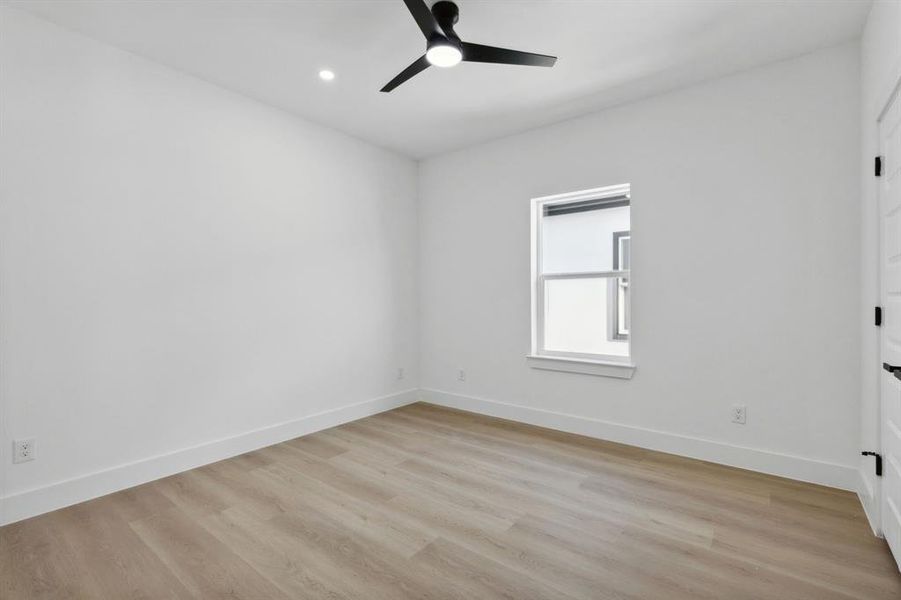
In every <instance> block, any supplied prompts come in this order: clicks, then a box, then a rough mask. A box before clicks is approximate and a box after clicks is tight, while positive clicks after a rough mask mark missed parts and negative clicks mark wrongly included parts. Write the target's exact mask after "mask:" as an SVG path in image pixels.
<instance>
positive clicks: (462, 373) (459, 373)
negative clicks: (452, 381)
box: [457, 369, 466, 381]
mask: <svg viewBox="0 0 901 600" xmlns="http://www.w3.org/2000/svg"><path fill="white" fill-rule="evenodd" d="M457 381H466V371H464V370H463V369H460V370H459V371H457Z"/></svg>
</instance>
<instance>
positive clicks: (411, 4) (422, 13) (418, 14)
mask: <svg viewBox="0 0 901 600" xmlns="http://www.w3.org/2000/svg"><path fill="white" fill-rule="evenodd" d="M404 4H406V5H407V9H408V10H409V11H410V14H411V15H413V18H414V19H415V20H416V24H417V25H419V28H420V29H421V30H422V35H424V36H425V39H427V40H431V39H432V38H434V37H435V36H436V35H437V36H440V37H444V30H443V29H441V25H439V24H438V20H437V19H436V18H435V15H433V14H432V11H431V10H429V7H428V6H426V3H425V1H424V0H404ZM383 91H384V90H383Z"/></svg>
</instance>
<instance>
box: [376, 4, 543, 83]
mask: <svg viewBox="0 0 901 600" xmlns="http://www.w3.org/2000/svg"><path fill="white" fill-rule="evenodd" d="M404 3H405V4H406V5H407V8H408V9H409V10H410V13H411V14H412V15H413V18H414V19H415V20H416V24H417V25H419V28H420V29H421V30H422V33H423V35H425V39H426V53H425V54H423V55H422V56H420V57H419V58H418V59H416V61H415V62H414V63H413V64H412V65H410V66H409V67H407V68H406V69H404V70H403V71H401V72H400V74H399V75H398V76H397V77H395V78H394V79H392V80H391V81H389V82H388V83H387V85H385V87H383V88H382V91H383V92H390V91H391V90H393V89H394V88H396V87H397V86H399V85H400V84H402V83H404V82H405V81H407V80H408V79H410V78H411V77H413V76H415V75H417V74H419V73H421V72H422V71H424V70H425V69H427V68H429V67H430V66H432V65H434V66H436V67H453V66H454V65H456V64H457V63H459V62H460V61H461V60H462V61H465V62H483V63H500V64H505V65H527V66H532V67H553V66H554V63H555V62H557V57H556V56H547V55H544V54H533V53H532V52H520V51H519V50H508V49H507V48H496V47H494V46H483V45H481V44H471V43H469V42H464V41H462V40H461V39H460V36H458V35H457V34H456V32H454V24H455V23H456V22H457V19H458V18H459V16H460V11H459V9H458V8H457V5H456V4H454V3H453V2H450V1H449V0H441V1H440V2H436V3H435V4H434V6H432V9H431V10H429V7H428V6H426V3H425V1H424V0H404Z"/></svg>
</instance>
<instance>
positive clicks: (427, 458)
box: [0, 403, 901, 600]
mask: <svg viewBox="0 0 901 600" xmlns="http://www.w3.org/2000/svg"><path fill="white" fill-rule="evenodd" d="M0 598H3V600H7V599H9V600H19V599H23V600H24V599H28V600H31V599H54V600H56V599H73V598H74V599H81V598H84V599H86V600H88V599H90V600H97V599H100V600H104V599H106V598H110V599H112V600H119V599H123V598H135V599H138V598H142V599H143V598H146V599H157V598H165V599H168V598H173V599H182V598H211V599H212V598H215V599H218V598H231V599H246V600H261V599H273V600H279V599H282V598H298V599H310V600H357V599H359V600H382V599H384V600H404V599H407V598H409V599H423V598H433V599H435V600H439V599H440V600H455V599H459V600H464V599H466V600H471V599H479V600H481V599H487V600H493V599H500V598H505V599H508V600H538V599H542V600H549V599H560V600H583V599H584V600H606V599H616V600H656V599H661V600H704V599H707V600H721V599H728V600H769V599H773V600H883V599H890V598H891V599H898V598H901V576H899V573H898V571H897V569H896V568H895V565H894V561H893V559H892V558H891V555H890V554H889V552H888V549H887V546H886V544H885V542H884V541H882V540H880V539H878V538H875V537H874V536H873V535H872V533H871V532H870V531H869V526H868V524H867V521H866V518H865V516H864V515H863V511H862V509H861V507H860V504H859V502H858V500H857V498H856V497H855V495H854V494H851V493H848V492H844V491H841V490H835V489H831V488H825V487H822V486H816V485H810V484H805V483H801V482H797V481H790V480H786V479H781V478H778V477H771V476H768V475H763V474H761V473H754V472H751V471H744V470H741V469H733V468H730V467H725V466H722V465H715V464H711V463H705V462H701V461H697V460H692V459H687V458H683V457H678V456H673V455H667V454H661V453H657V452H652V451H649V450H643V449H640V448H633V447H629V446H624V445H622V444H615V443H611V442H605V441H602V440H594V439H590V438H585V437H582V436H576V435H570V434H566V433H561V432H557V431H549V430H546V429H541V428H538V427H534V426H531V425H525V424H520V423H512V422H510V421H504V420H501V419H495V418H489V417H483V416H479V415H474V414H471V413H465V412H462V411H457V410H453V409H447V408H442V407H437V406H431V405H427V404H421V403H419V404H413V405H410V406H406V407H403V408H399V409H396V410H392V411H389V412H386V413H382V414H379V415H376V416H373V417H369V418H367V419H363V420H360V421H356V422H353V423H348V424H346V425H342V426H340V427H336V428H333V429H330V430H326V431H322V432H318V433H315V434H311V435H309V436H305V437H302V438H298V439H295V440H291V441H289V442H285V443H283V444H277V445H275V446H270V447H268V448H264V449H261V450H258V451H255V452H250V453H247V454H244V455H241V456H237V457H235V458H233V459H229V460H226V461H222V462H219V463H214V464H212V465H207V466H205V467H201V468H199V469H195V470H193V471H188V472H186V473H181V474H179V475H175V476H173V477H167V478H165V479H162V480H159V481H155V482H152V483H148V484H145V485H142V486H138V487H135V488H132V489H130V490H125V491H123V492H119V493H117V494H112V495H109V496H105V497H103V498H98V499H96V500H92V501H90V502H86V503H83V504H80V505H77V506H73V507H69V508H67V509H63V510H60V511H56V512H53V513H49V514H47V515H43V516H40V517H36V518H34V519H29V520H27V521H23V522H20V523H16V524H13V525H9V526H6V527H3V528H0Z"/></svg>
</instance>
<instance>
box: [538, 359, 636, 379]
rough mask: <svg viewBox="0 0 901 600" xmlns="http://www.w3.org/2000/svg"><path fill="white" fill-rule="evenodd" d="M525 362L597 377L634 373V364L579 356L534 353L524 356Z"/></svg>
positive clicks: (626, 375) (554, 369)
mask: <svg viewBox="0 0 901 600" xmlns="http://www.w3.org/2000/svg"><path fill="white" fill-rule="evenodd" d="M526 362H527V363H528V364H529V366H530V367H532V368H533V369H543V370H545V371H564V372H566V373H581V374H583V375H596V376H598V377H616V378H618V379H632V375H633V374H634V373H635V365H633V364H632V363H627V362H615V361H608V360H586V359H580V358H563V357H560V356H537V355H535V354H529V355H527V356H526Z"/></svg>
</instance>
